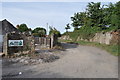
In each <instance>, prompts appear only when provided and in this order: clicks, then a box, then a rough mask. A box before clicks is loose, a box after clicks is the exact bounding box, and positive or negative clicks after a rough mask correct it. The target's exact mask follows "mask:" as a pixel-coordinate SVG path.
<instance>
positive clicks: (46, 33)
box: [46, 23, 49, 35]
mask: <svg viewBox="0 0 120 80" xmlns="http://www.w3.org/2000/svg"><path fill="white" fill-rule="evenodd" d="M46 25H47V31H46V34H47V35H48V34H49V32H48V23H47V24H46Z"/></svg>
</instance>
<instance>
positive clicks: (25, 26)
mask: <svg viewBox="0 0 120 80" xmlns="http://www.w3.org/2000/svg"><path fill="white" fill-rule="evenodd" d="M17 28H18V30H19V31H21V32H25V31H28V30H29V29H28V27H27V25H26V24H20V25H17Z"/></svg>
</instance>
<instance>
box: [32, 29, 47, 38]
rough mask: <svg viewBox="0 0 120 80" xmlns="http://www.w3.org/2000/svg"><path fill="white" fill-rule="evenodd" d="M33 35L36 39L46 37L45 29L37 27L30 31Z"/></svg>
mask: <svg viewBox="0 0 120 80" xmlns="http://www.w3.org/2000/svg"><path fill="white" fill-rule="evenodd" d="M32 33H33V35H34V36H36V37H44V36H45V35H46V29H45V28H41V27H37V28H35V29H34V30H33V31H32Z"/></svg>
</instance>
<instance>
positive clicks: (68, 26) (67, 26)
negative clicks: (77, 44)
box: [65, 23, 70, 32]
mask: <svg viewBox="0 0 120 80" xmlns="http://www.w3.org/2000/svg"><path fill="white" fill-rule="evenodd" d="M65 29H66V32H68V29H70V25H69V23H68V24H67V25H66V27H65Z"/></svg>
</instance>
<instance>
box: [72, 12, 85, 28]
mask: <svg viewBox="0 0 120 80" xmlns="http://www.w3.org/2000/svg"><path fill="white" fill-rule="evenodd" d="M85 19H86V13H85V12H79V13H75V14H74V16H73V17H71V20H72V26H73V27H74V28H75V30H77V29H78V28H79V27H80V26H83V25H84V24H85Z"/></svg>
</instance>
